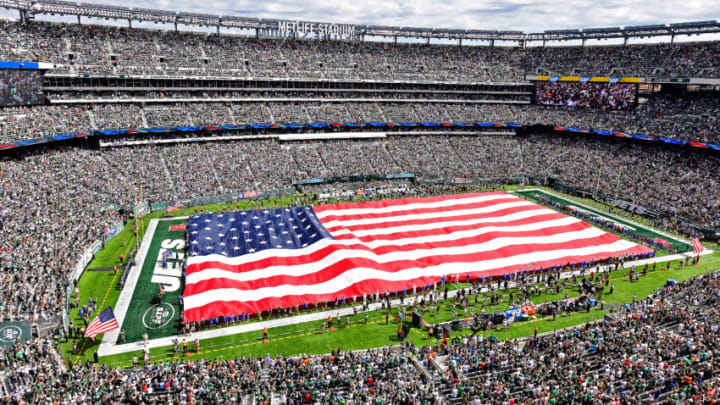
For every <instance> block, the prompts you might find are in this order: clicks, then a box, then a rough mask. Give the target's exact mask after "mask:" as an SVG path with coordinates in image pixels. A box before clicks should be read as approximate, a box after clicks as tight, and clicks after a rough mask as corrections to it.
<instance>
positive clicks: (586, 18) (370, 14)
mask: <svg viewBox="0 0 720 405" xmlns="http://www.w3.org/2000/svg"><path fill="white" fill-rule="evenodd" d="M85 2H91V3H103V4H115V5H123V6H129V7H143V8H160V9H174V10H180V11H194V12H204V13H217V14H236V15H245V16H250V17H273V18H289V19H301V20H316V21H317V20H322V21H331V22H343V23H356V24H379V25H385V24H386V25H405V26H423V27H443V28H448V27H449V28H477V29H512V30H519V31H526V32H539V31H543V30H546V29H560V28H583V27H608V26H625V25H641V24H643V25H644V24H661V23H668V22H684V21H701V20H709V19H711V20H715V19H720V1H712V0H683V1H677V0H675V1H669V0H604V1H598V0H563V1H562V2H560V1H554V0H352V1H347V0H340V1H327V0H273V1H258V0H204V1H194V0H122V1H119V0H102V1H96V0H90V1H88V0H85Z"/></svg>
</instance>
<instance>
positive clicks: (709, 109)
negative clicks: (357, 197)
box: [0, 93, 720, 145]
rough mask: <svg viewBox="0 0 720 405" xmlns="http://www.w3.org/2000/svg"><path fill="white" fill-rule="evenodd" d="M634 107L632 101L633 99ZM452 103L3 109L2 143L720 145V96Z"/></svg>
mask: <svg viewBox="0 0 720 405" xmlns="http://www.w3.org/2000/svg"><path fill="white" fill-rule="evenodd" d="M628 102H630V101H629V100H628ZM609 108H610V107H608V109H607V110H603V109H588V108H577V107H569V106H542V105H527V104H525V105H523V104H480V103H472V102H467V103H452V102H442V101H441V102H432V103H430V102H422V101H421V100H418V102H397V103H393V102H365V101H359V102H344V103H338V102H329V101H325V102H319V101H315V102H297V101H294V102H279V101H274V102H266V103H263V102H194V103H147V104H141V103H108V104H105V103H97V104H53V105H49V106H32V107H31V106H24V107H7V108H3V109H0V143H6V142H16V141H20V140H26V139H36V138H42V137H47V136H52V135H58V134H67V133H74V132H85V133H87V132H90V131H94V130H102V129H134V128H171V127H182V126H200V125H232V124H259V123H263V124H290V123H293V124H298V123H302V124H304V123H309V122H387V121H389V122H396V123H402V122H426V121H434V122H470V123H474V122H504V123H510V122H517V123H520V124H523V125H526V126H531V125H560V126H564V127H572V128H586V129H597V130H603V131H611V132H624V133H628V134H643V135H651V136H660V137H667V138H673V139H682V140H690V141H699V142H706V143H712V144H716V145H718V144H720V131H719V130H718V119H717V117H718V116H719V114H720V97H718V96H717V95H714V94H712V93H711V94H708V93H697V94H692V93H688V94H687V95H685V96H683V97H672V96H669V95H656V96H652V97H650V98H648V99H647V100H646V101H644V102H642V103H640V104H638V106H637V108H635V109H632V110H627V111H625V110H621V111H618V110H611V109H609Z"/></svg>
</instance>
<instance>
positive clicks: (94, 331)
mask: <svg viewBox="0 0 720 405" xmlns="http://www.w3.org/2000/svg"><path fill="white" fill-rule="evenodd" d="M117 328H118V324H117V321H116V320H115V314H114V313H113V310H112V308H111V307H107V309H106V310H104V311H102V312H101V313H100V315H98V316H97V318H95V319H93V321H92V322H90V325H88V327H87V330H85V337H89V338H90V339H92V340H95V336H97V335H99V334H101V333H105V332H110V331H111V330H115V329H117Z"/></svg>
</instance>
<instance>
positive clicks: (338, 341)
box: [83, 195, 717, 366]
mask: <svg viewBox="0 0 720 405" xmlns="http://www.w3.org/2000/svg"><path fill="white" fill-rule="evenodd" d="M546 197H547V195H546ZM565 202H566V203H567V202H572V201H569V200H566V201H565ZM233 208H234V209H237V207H233ZM186 222H187V219H184V218H183V219H160V220H159V221H158V223H157V227H156V229H155V232H154V233H153V234H152V235H151V234H146V235H145V237H146V238H150V240H148V241H146V242H148V244H149V247H148V249H147V252H146V255H145V256H144V260H142V263H140V262H138V265H140V266H141V270H142V271H141V273H140V275H139V277H138V281H137V284H136V285H135V288H134V290H132V291H123V293H124V294H131V296H132V299H131V301H130V303H129V305H128V310H127V314H126V315H125V318H124V319H123V322H122V325H121V326H122V329H123V330H124V332H125V343H131V342H140V341H142V340H143V334H144V333H147V334H148V337H149V339H151V340H152V339H157V338H162V337H166V338H169V337H172V336H176V335H180V333H179V332H180V331H179V329H178V326H179V315H180V303H179V300H178V296H179V294H180V293H181V291H182V288H183V285H182V283H183V280H182V276H181V275H182V269H181V267H180V265H179V263H174V262H173V260H172V259H171V260H169V264H168V268H167V269H166V268H165V267H164V266H163V265H162V258H163V246H165V247H168V246H171V245H172V247H173V248H174V249H173V250H174V251H176V252H182V251H184V249H183V248H181V247H180V246H182V247H184V245H183V243H184V241H185V232H184V231H170V230H169V227H170V226H171V225H177V224H184V223H186ZM635 225H637V224H634V226H635ZM647 230H649V231H652V229H651V228H649V227H648V229H647ZM663 238H664V239H666V240H668V241H670V242H679V241H677V240H674V239H669V238H668V237H667V236H666V235H664V236H663ZM181 242H182V243H181ZM140 259H141V258H138V260H140ZM711 260H712V259H711ZM658 261H662V258H658ZM715 263H717V259H715V260H712V262H711V263H707V264H710V265H711V266H717V264H715ZM701 267H702V268H703V269H700V268H693V269H692V270H691V271H688V272H682V273H686V274H682V275H680V274H678V273H675V271H673V273H675V274H673V278H676V279H680V280H682V279H685V278H687V277H689V276H690V275H691V274H696V273H697V272H701V271H704V270H705V267H706V266H701ZM673 270H675V269H673ZM688 270H690V269H688ZM618 276H619V277H618ZM618 276H616V277H618V282H619V285H618V286H617V287H618V288H617V290H616V292H615V294H613V295H612V298H608V304H610V303H611V302H616V303H621V302H627V301H628V298H629V297H631V296H632V294H630V296H629V297H628V296H626V295H627V294H625V290H626V289H627V290H628V292H629V291H631V290H633V292H637V293H638V296H643V295H645V294H647V293H649V292H650V291H652V290H654V289H655V288H657V287H659V286H660V285H662V283H663V282H664V279H665V278H667V277H668V276H670V275H669V274H667V273H658V274H657V275H655V274H654V275H653V277H648V278H647V279H643V281H642V282H641V283H639V284H635V285H634V286H632V287H630V285H628V286H625V283H624V282H622V281H620V280H622V279H623V277H622V276H620V275H618ZM171 279H177V280H171ZM159 283H164V284H165V285H167V286H168V288H166V292H165V295H164V297H163V301H162V304H160V303H158V302H156V299H157V296H158V288H159ZM646 284H647V285H646ZM176 285H179V288H177V289H174V288H173V287H174V286H176ZM640 286H642V287H643V288H641V289H642V290H643V291H639V289H638V287H640ZM94 287H98V288H99V287H100V286H94ZM94 287H93V288H94ZM457 287H458V288H462V287H465V285H464V284H463V283H460V285H458V286H457ZM126 288H128V289H130V286H126ZM644 289H647V292H645V291H644ZM171 290H172V291H171ZM566 293H567V292H566ZM570 295H571V296H572V295H574V294H573V293H572V292H571V293H570ZM555 298H557V297H551V296H544V295H543V297H541V299H543V300H544V299H555ZM108 304H111V305H112V303H111V302H110V301H108ZM502 307H503V306H500V307H497V308H493V310H502V309H503V308H502ZM594 312H596V311H594ZM601 313H602V311H599V312H598V313H597V314H594V316H601ZM369 315H370V317H369V321H370V325H367V326H365V325H362V318H361V315H358V316H357V317H352V319H351V327H350V328H348V329H347V330H343V331H342V332H340V331H338V332H336V333H332V334H328V335H322V334H319V333H320V332H319V323H315V322H312V323H311V324H302V323H301V324H297V323H295V322H293V324H291V325H287V326H286V327H282V328H273V329H271V330H270V337H271V338H270V342H269V343H268V345H262V341H257V339H258V336H259V335H258V332H250V333H240V334H234V335H231V336H218V337H217V338H212V339H207V340H203V350H202V352H201V353H198V354H195V355H194V356H193V357H204V358H214V357H217V356H218V355H224V356H234V355H238V354H239V355H253V354H258V353H260V352H263V353H265V352H273V353H283V354H286V355H288V354H295V353H300V352H313V353H322V352H327V351H329V350H330V349H332V348H342V349H343V350H347V349H363V348H369V347H376V346H382V345H386V344H393V342H392V339H391V337H392V335H393V334H394V331H395V328H397V324H396V323H395V325H394V326H393V324H394V322H391V323H390V325H388V326H385V325H384V322H383V313H381V312H379V311H378V312H377V313H375V312H373V313H370V314H369ZM449 319H452V311H451V310H450V309H449V308H448V309H445V308H443V310H442V312H441V313H440V314H438V316H434V317H433V319H432V321H434V322H438V321H444V320H449ZM583 320H585V321H587V320H588V319H584V318H583V316H581V315H579V314H578V315H573V316H571V317H569V318H568V322H567V323H568V324H576V323H579V322H582V321H583ZM288 321H290V322H292V321H291V320H290V319H288ZM564 323H565V322H563V324H564ZM561 326H566V325H561V323H560V322H558V323H548V324H547V325H544V324H543V327H541V328H540V329H541V330H544V329H546V328H547V329H548V330H552V329H554V328H557V327H561ZM527 328H529V326H527V325H521V324H518V325H517V328H513V332H512V333H511V334H510V335H508V337H509V336H511V335H512V336H521V335H522V334H523V333H524V332H523V331H525V329H527ZM213 329H224V328H217V327H216V328H213ZM516 329H517V330H516ZM528 330H530V329H528ZM228 332H229V331H228ZM411 336H412V339H411V340H413V341H414V342H415V343H416V344H423V343H424V337H423V336H422V331H420V330H414V331H413V333H412V334H411ZM166 344H167V343H166ZM95 349H96V347H95V345H92V346H90V345H88V350H95ZM136 350H137V349H136ZM168 350H169V349H168V348H167V347H165V348H160V347H158V348H153V349H152V350H151V356H150V357H151V359H152V360H160V359H167V358H168V357H172V355H171V352H172V351H171V350H170V351H168ZM91 353H92V352H88V353H84V354H83V356H84V357H87V356H88V355H90V354H91ZM129 356H131V353H126V354H117V355H110V356H106V357H103V362H105V363H107V364H109V365H113V366H117V365H123V364H127V363H126V362H127V361H129V358H130V357H129Z"/></svg>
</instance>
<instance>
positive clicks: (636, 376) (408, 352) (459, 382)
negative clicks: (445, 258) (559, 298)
mask: <svg viewBox="0 0 720 405" xmlns="http://www.w3.org/2000/svg"><path fill="white" fill-rule="evenodd" d="M718 276H719V275H718V273H717V272H713V273H709V274H704V275H701V276H697V277H694V278H692V279H690V280H688V281H686V282H684V283H679V284H674V285H670V284H668V285H667V286H665V287H663V288H661V289H659V290H657V291H655V292H653V293H651V294H650V295H649V296H648V297H647V298H646V299H639V300H633V302H632V303H628V304H627V305H625V306H621V307H618V308H614V309H613V311H611V312H610V313H609V314H608V315H607V316H606V317H605V319H603V320H600V321H595V322H591V323H588V324H585V325H581V326H575V327H570V328H567V329H563V330H555V331H554V332H549V333H545V334H540V335H538V334H537V333H536V334H535V335H534V336H528V337H526V338H520V339H509V340H505V341H499V340H497V339H496V337H495V336H494V334H492V332H490V333H486V334H474V333H473V334H472V335H469V334H465V335H464V336H460V337H454V338H452V337H451V338H449V339H448V338H447V337H446V338H443V339H438V340H427V343H426V344H424V345H422V346H416V345H414V344H412V343H409V342H408V343H401V344H398V345H395V346H387V347H382V348H378V349H370V350H366V351H358V352H342V351H340V350H333V351H332V352H331V353H329V354H323V355H298V356H292V357H284V356H282V355H280V354H278V355H276V356H270V355H265V356H262V355H260V356H257V357H236V358H234V359H225V360H220V359H216V360H204V359H201V360H192V361H187V360H185V361H182V360H181V361H168V362H157V363H149V364H145V365H143V366H140V365H138V362H137V361H134V366H133V367H132V368H127V369H118V368H116V369H113V368H107V367H106V366H104V365H102V366H98V365H97V364H91V363H89V362H88V363H86V364H82V363H77V364H75V365H73V366H71V367H67V368H66V367H65V366H64V364H63V363H62V361H61V360H60V358H59V356H58V355H57V352H56V343H55V342H53V341H52V340H49V339H43V338H37V339H34V340H31V341H27V342H18V343H16V344H15V345H13V346H11V347H8V348H5V349H2V350H0V364H1V365H2V371H0V379H2V385H1V387H2V388H1V389H0V393H1V394H2V395H3V400H4V401H6V402H16V403H18V402H26V403H35V402H40V403H90V402H92V403H111V402H130V403H146V402H155V403H158V402H167V401H171V400H172V401H175V402H178V403H222V402H226V403H239V404H252V403H279V404H302V403H402V404H439V403H450V404H456V403H472V404H486V403H493V404H495V403H497V404H500V403H527V404H545V403H587V404H591V403H650V402H659V403H713V401H716V400H717V398H718V395H719V394H718V390H717V384H718V372H719V370H720V362H719V361H718V358H719V356H718V348H717V339H718V333H720V330H719V329H718V326H717V325H718V322H720V311H718V299H719V298H718V297H720V284H719V282H720V280H718ZM591 277H597V278H600V277H601V276H600V275H591ZM527 293H530V294H532V288H531V289H530V290H528V291H527ZM521 295H522V294H517V296H518V299H519V296H521ZM486 298H487V297H486ZM476 319H479V318H476ZM477 326H478V327H479V328H480V329H483V326H482V325H477Z"/></svg>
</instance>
